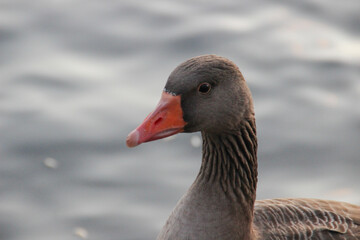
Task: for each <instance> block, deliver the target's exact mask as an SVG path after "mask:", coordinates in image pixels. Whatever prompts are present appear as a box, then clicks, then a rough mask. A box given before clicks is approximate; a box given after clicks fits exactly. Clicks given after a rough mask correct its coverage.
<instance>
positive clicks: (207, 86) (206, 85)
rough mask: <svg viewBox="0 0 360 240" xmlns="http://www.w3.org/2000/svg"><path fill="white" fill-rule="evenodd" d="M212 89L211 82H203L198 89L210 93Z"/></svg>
mask: <svg viewBox="0 0 360 240" xmlns="http://www.w3.org/2000/svg"><path fill="white" fill-rule="evenodd" d="M210 90H211V85H210V84H209V83H202V84H200V85H199V87H198V91H199V92H200V93H202V94H206V93H209V92H210Z"/></svg>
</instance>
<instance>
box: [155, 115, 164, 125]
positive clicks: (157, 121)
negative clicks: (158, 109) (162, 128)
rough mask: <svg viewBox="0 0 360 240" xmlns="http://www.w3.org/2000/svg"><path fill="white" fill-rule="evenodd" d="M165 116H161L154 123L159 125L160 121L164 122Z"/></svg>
mask: <svg viewBox="0 0 360 240" xmlns="http://www.w3.org/2000/svg"><path fill="white" fill-rule="evenodd" d="M162 120H163V118H162V117H159V118H158V119H156V121H155V122H154V125H158V124H159V123H160V122H162Z"/></svg>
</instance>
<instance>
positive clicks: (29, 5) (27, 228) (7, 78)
mask: <svg viewBox="0 0 360 240" xmlns="http://www.w3.org/2000/svg"><path fill="white" fill-rule="evenodd" d="M359 10H360V1H358V0H347V1H328V0H316V1H314V0H304V1H282V0H271V1H269V0H256V1H241V2H240V1H189V0H187V1H185V0H184V1H179V0H178V1H165V0H155V1H138V0H131V1H129V0H127V1H121V0H117V1H114V0H109V1H99V0H75V1H70V0H61V1H60V0H33V1H25V0H1V1H0V192H1V197H0V239H8V240H20V239H36V240H43V239H44V240H45V239H46V240H47V239H52V240H71V239H81V238H87V239H102V240H142V239H154V238H155V237H156V235H157V233H158V231H159V230H160V228H161V227H162V225H163V224H164V222H165V220H166V219H167V217H168V215H169V214H170V212H171V210H172V208H173V207H174V206H175V204H176V202H177V200H178V199H179V198H180V197H181V195H182V194H183V193H184V192H185V191H186V189H187V188H188V187H189V185H190V184H191V183H192V181H193V180H194V178H195V176H196V174H197V171H198V169H199V166H200V157H201V149H200V147H199V144H198V143H199V135H198V134H180V135H179V136H177V137H175V138H172V139H170V140H167V141H164V140H161V141H157V142H153V143H149V144H143V145H141V146H139V147H138V148H135V149H128V148H126V146H125V138H126V135H127V134H128V133H129V132H130V131H131V130H132V129H133V128H135V127H136V126H137V125H138V124H139V123H140V122H141V121H142V120H143V119H144V118H145V116H146V115H147V114H148V113H149V112H150V111H152V110H153V108H154V106H155V105H156V103H157V101H158V100H159V98H160V94H161V91H162V88H163V86H164V84H165V82H166V80H167V77H168V75H169V74H170V72H171V71H172V70H173V68H174V67H176V66H177V65H178V64H179V63H181V62H182V61H184V60H186V59H188V58H190V57H193V56H196V55H201V54H208V53H213V54H218V55H222V56H225V57H228V58H230V59H232V60H233V61H234V62H235V63H237V64H238V66H239V67H240V69H241V70H242V72H243V74H244V76H245V78H246V79H247V81H248V84H249V86H250V88H251V90H252V92H253V97H254V101H255V111H256V116H257V126H258V137H259V155H258V156H259V186H258V199H265V198H278V197H312V198H324V199H334V200H342V201H348V202H351V203H355V204H360V184H359V183H360V181H359V175H360V173H359V172H360V147H359V146H360V106H359V105H360V79H359V76H360V20H359Z"/></svg>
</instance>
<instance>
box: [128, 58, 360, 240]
mask: <svg viewBox="0 0 360 240" xmlns="http://www.w3.org/2000/svg"><path fill="white" fill-rule="evenodd" d="M197 131H200V132H201V135H202V139H203V143H202V163H201V167H200V171H199V173H198V175H197V177H196V179H195V181H194V183H193V184H192V185H191V187H190V188H189V190H188V191H187V192H186V194H185V195H184V196H183V197H182V198H181V199H180V200H179V202H178V203H177V205H176V207H175V209H174V210H173V212H172V213H171V215H170V217H169V218H168V220H167V221H166V223H165V226H164V227H163V228H162V230H161V231H160V233H159V235H158V237H157V240H213V239H214V240H215V239H216V240H260V239H261V240H290V239H304V240H307V239H309V240H310V239H311V240H329V239H333V240H337V239H346V240H360V207H359V206H356V205H353V204H349V203H344V202H337V201H326V200H318V199H303V198H299V199H298V198H293V199H271V200H257V201H256V185H257V175H258V173H257V165H258V164H257V146H258V144H257V138H256V125H255V114H254V107H253V101H252V96H251V93H250V90H249V88H248V86H247V84H246V82H245V79H244V77H243V76H242V74H241V72H240V70H239V68H238V67H237V66H236V65H235V64H234V63H233V62H232V61H230V60H228V59H226V58H224V57H220V56H217V55H203V56H198V57H194V58H191V59H189V60H187V61H185V62H183V63H181V64H180V65H179V66H178V67H176V68H175V70H173V72H172V73H171V74H170V76H169V78H168V81H167V83H166V85H165V88H164V90H163V92H162V95H161V99H160V102H159V103H158V105H157V107H156V109H155V110H154V111H153V112H152V113H150V114H149V115H148V116H147V117H146V118H145V120H144V121H143V123H142V124H141V125H139V126H138V127H137V128H136V129H135V130H134V131H132V132H131V133H130V134H129V135H128V137H127V139H126V143H127V146H128V147H135V146H137V145H139V144H142V143H145V142H149V141H153V140H157V139H161V138H165V137H168V136H171V135H174V134H177V133H181V132H184V133H191V132H197Z"/></svg>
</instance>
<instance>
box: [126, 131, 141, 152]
mask: <svg viewBox="0 0 360 240" xmlns="http://www.w3.org/2000/svg"><path fill="white" fill-rule="evenodd" d="M126 145H127V146H128V147H129V148H132V147H136V146H137V145H139V131H138V130H137V129H135V130H134V131H132V132H131V133H129V135H128V136H127V138H126Z"/></svg>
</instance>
